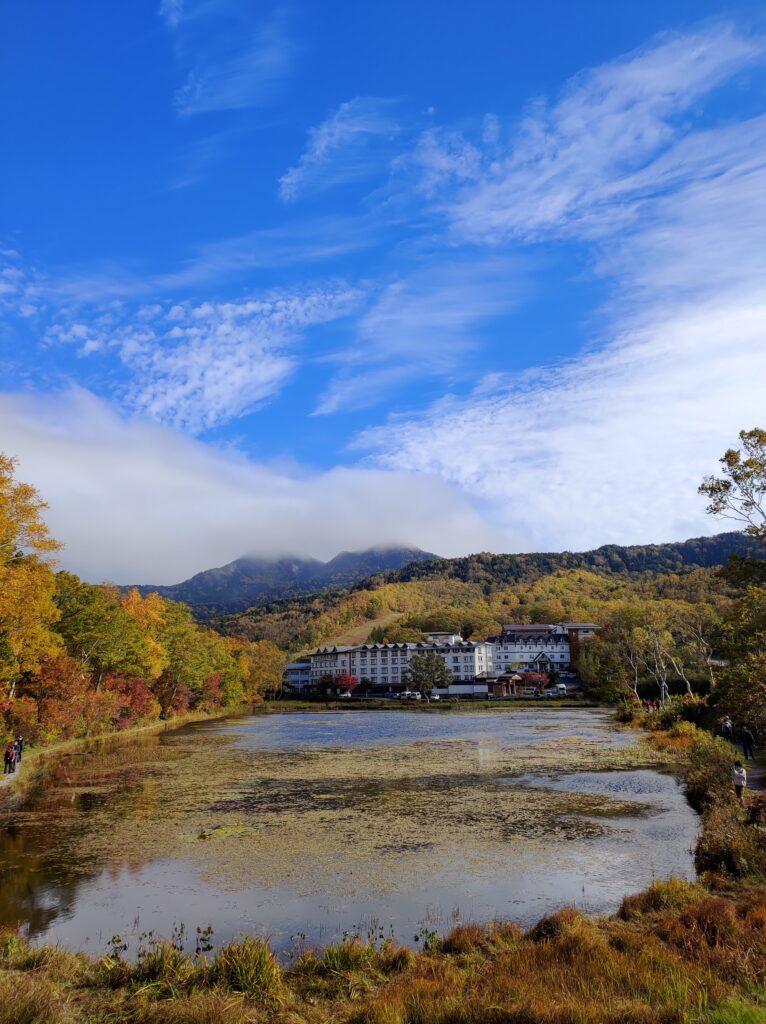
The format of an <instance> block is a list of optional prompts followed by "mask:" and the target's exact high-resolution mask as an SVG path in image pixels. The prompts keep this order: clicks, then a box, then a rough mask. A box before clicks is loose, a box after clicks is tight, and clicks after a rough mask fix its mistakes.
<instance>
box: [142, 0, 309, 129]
mask: <svg viewBox="0 0 766 1024" xmlns="http://www.w3.org/2000/svg"><path fill="white" fill-rule="evenodd" d="M159 13H160V15H161V17H162V18H163V20H164V22H165V25H166V27H167V28H168V30H169V31H170V32H171V33H172V36H173V40H174V44H175V50H176V58H177V62H178V64H179V65H180V66H182V67H188V68H189V70H188V71H187V73H186V79H185V81H184V84H183V85H182V86H181V87H180V88H179V89H177V90H176V94H175V106H176V110H177V111H178V112H179V114H181V115H183V116H185V117H188V116H191V115H194V114H203V113H211V112H213V111H221V110H244V109H247V108H250V107H259V106H264V105H267V104H269V103H271V102H273V100H274V98H275V94H276V90H277V88H278V86H280V85H281V83H282V82H283V80H284V79H285V78H286V77H287V76H288V75H289V74H290V73H291V72H292V70H293V66H294V62H295V45H294V43H293V41H292V39H291V38H290V36H289V35H288V33H287V30H286V25H285V18H284V16H283V14H282V13H281V12H277V13H276V14H274V15H272V16H271V17H269V18H267V17H264V15H263V11H262V7H261V5H257V6H256V5H254V4H249V3H247V2H246V0H221V2H218V3H215V4H211V3H208V2H207V0H191V2H186V3H184V2H183V0H163V2H162V4H161V5H160V11H159Z"/></svg>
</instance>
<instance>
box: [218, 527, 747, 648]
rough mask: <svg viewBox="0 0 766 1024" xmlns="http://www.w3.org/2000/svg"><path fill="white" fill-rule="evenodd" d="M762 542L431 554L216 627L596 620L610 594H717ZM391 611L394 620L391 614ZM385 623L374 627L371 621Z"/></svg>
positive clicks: (300, 636)
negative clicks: (729, 571)
mask: <svg viewBox="0 0 766 1024" xmlns="http://www.w3.org/2000/svg"><path fill="white" fill-rule="evenodd" d="M762 548H763V545H760V546H759V545H758V543H757V542H756V541H755V540H754V539H753V538H751V537H748V536H747V535H745V534H743V533H724V534H719V535H718V536H715V537H700V538H695V539H694V540H689V541H685V542H683V543H676V544H653V545H647V546H634V547H618V546H616V545H609V546H606V547H603V548H599V549H598V550H596V551H590V552H584V553H581V554H575V553H571V552H563V553H561V554H553V553H543V554H523V555H495V554H487V553H484V554H478V555H470V556H468V557H465V558H452V559H433V560H432V561H429V562H421V563H411V564H409V565H407V566H405V567H403V568H402V569H399V570H397V571H395V572H388V573H382V574H379V575H377V576H374V577H371V578H370V579H368V580H365V581H363V582H362V583H360V584H359V585H358V586H356V587H354V588H352V589H347V590H338V591H335V592H332V593H327V594H321V595H312V596H309V597H305V598H299V599H296V600H290V601H279V602H274V603H272V604H270V605H266V606H265V607H262V608H257V609H250V610H248V611H247V612H245V613H243V614H241V615H233V616H227V617H225V618H224V619H222V620H220V621H219V623H218V625H219V628H220V629H221V630H222V632H224V633H227V634H230V635H235V636H236V635H240V636H246V637H248V638H250V639H257V640H262V639H268V640H272V641H274V642H275V643H277V644H279V645H280V646H282V647H284V648H285V649H288V650H293V651H294V650H298V649H301V648H306V647H310V646H312V645H314V644H318V643H322V642H325V641H327V640H329V639H332V638H334V637H336V636H338V635H340V634H342V633H343V632H344V631H346V630H347V629H348V628H349V627H355V626H361V625H363V624H364V623H365V622H369V624H370V633H371V635H372V636H373V638H374V639H382V638H383V635H385V636H386V637H387V638H388V639H400V640H407V639H413V640H415V639H420V638H421V637H422V635H423V634H424V632H426V631H428V630H431V629H450V630H456V631H460V632H462V633H463V635H464V636H475V637H479V636H482V637H484V636H488V635H491V634H492V633H495V632H497V631H498V630H499V628H500V626H501V625H502V623H503V622H510V621H520V622H556V621H559V620H561V619H565V618H595V619H596V620H597V621H600V620H601V618H603V616H604V615H605V614H606V611H607V607H606V606H608V605H609V604H610V602H614V601H616V600H621V601H627V600H634V599H635V600H640V599H645V598H647V599H658V600H659V599H673V598H678V599H684V600H695V599H697V598H698V597H704V596H705V595H707V594H710V595H714V596H715V597H716V598H718V597H720V598H725V597H726V595H727V594H728V593H729V592H730V588H729V586H728V584H727V583H726V582H725V581H724V580H722V579H720V578H719V575H718V571H717V570H718V567H720V566H721V565H723V564H725V563H726V562H727V560H728V559H729V558H730V557H731V556H732V555H735V554H736V555H740V556H749V557H762V554H763V551H762ZM391 613H396V616H395V619H396V621H395V624H392V621H391V620H392V614H391ZM383 618H385V619H386V620H387V625H386V627H385V629H384V630H383V632H382V633H381V632H380V630H379V629H377V630H376V623H377V621H378V620H381V619H383Z"/></svg>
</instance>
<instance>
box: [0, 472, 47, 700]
mask: <svg viewBox="0 0 766 1024" xmlns="http://www.w3.org/2000/svg"><path fill="white" fill-rule="evenodd" d="M15 472H16V460H15V459H12V458H10V457H9V456H7V455H4V454H2V453H0V687H2V689H3V690H4V693H5V696H6V697H7V698H12V697H13V696H14V694H15V690H16V685H17V683H18V681H19V679H20V678H21V676H22V675H23V674H25V673H28V672H36V671H38V670H39V668H40V665H41V663H42V661H43V660H44V659H45V658H49V657H52V656H54V655H55V654H57V653H58V652H59V651H60V650H61V640H60V639H59V637H58V636H57V635H56V634H55V633H54V631H53V629H52V627H53V625H54V623H55V622H56V620H57V618H58V610H57V608H56V605H55V603H54V600H53V598H54V594H55V591H56V579H55V575H54V572H53V568H52V565H51V563H52V560H53V558H54V556H55V554H56V552H57V551H58V550H59V548H60V547H61V545H60V544H59V542H58V541H56V540H54V539H53V537H51V535H50V533H49V532H48V527H47V525H46V523H45V521H44V519H43V513H44V512H45V509H46V508H47V505H46V504H45V502H44V501H43V500H42V498H41V497H40V495H39V494H38V492H37V491H36V490H35V488H34V487H32V486H31V485H30V484H25V483H21V482H20V481H18V480H16V478H15Z"/></svg>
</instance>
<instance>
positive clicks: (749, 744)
mask: <svg viewBox="0 0 766 1024" xmlns="http://www.w3.org/2000/svg"><path fill="white" fill-rule="evenodd" d="M739 738H740V741H741V743H742V754H743V756H744V758H745V760H746V761H752V759H753V757H754V756H755V755H754V753H753V751H754V748H755V736H753V734H752V732H751V730H750V729H749V728H748V727H747V726H746V725H743V726H742V729H741V730H740V734H739Z"/></svg>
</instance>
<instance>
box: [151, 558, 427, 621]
mask: <svg viewBox="0 0 766 1024" xmlns="http://www.w3.org/2000/svg"><path fill="white" fill-rule="evenodd" d="M435 557H436V556H435V555H433V554H429V553H428V552H427V551H421V550H420V549H419V548H404V547H380V548H370V549H369V550H367V551H342V552H341V553H340V554H339V555H336V556H335V558H331V559H330V561H329V562H320V561H318V560H317V559H315V558H277V559H269V558H254V557H251V556H247V557H245V558H238V559H236V560H235V561H233V562H229V563H228V564H227V565H222V566H220V568H217V569H207V570H205V571H204V572H198V573H197V574H196V575H195V576H192V577H191V578H190V579H188V580H184V582H183V583H176V584H174V585H173V586H169V587H154V586H147V585H141V586H139V587H137V588H136V589H137V590H138V591H139V592H140V593H141V594H150V593H157V594H160V595H161V596H162V597H167V598H170V600H172V601H183V602H184V604H188V605H189V606H190V607H191V608H193V609H194V614H195V615H196V616H197V618H200V619H202V618H207V617H209V616H211V615H216V614H218V615H221V614H225V613H227V612H232V613H233V612H238V611H244V610H245V609H246V608H250V607H254V606H256V605H261V604H265V603H267V602H269V601H274V600H279V599H282V598H291V597H299V596H301V595H304V594H315V593H321V592H322V591H324V590H332V589H338V588H342V587H352V586H353V585H354V584H355V583H359V582H360V581H361V580H363V579H366V578H367V577H369V576H373V575H375V574H376V573H381V572H386V571H390V570H396V569H399V568H401V567H402V566H404V565H407V564H408V563H409V562H417V561H430V560H431V559H434V558H435Z"/></svg>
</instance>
